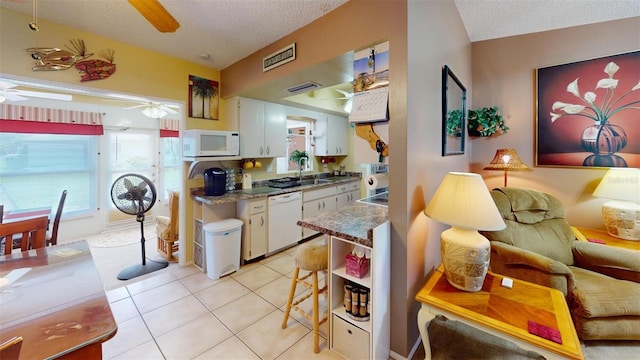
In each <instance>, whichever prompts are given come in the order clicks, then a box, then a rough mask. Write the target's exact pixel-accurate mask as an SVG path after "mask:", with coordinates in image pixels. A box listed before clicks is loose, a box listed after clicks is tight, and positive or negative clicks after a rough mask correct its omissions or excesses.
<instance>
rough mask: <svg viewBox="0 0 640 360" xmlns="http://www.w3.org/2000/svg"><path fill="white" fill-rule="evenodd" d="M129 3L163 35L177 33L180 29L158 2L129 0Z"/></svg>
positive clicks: (152, 0)
mask: <svg viewBox="0 0 640 360" xmlns="http://www.w3.org/2000/svg"><path fill="white" fill-rule="evenodd" d="M129 3H130V4H131V5H133V7H134V8H136V10H138V12H139V13H140V14H141V15H142V16H144V17H145V18H146V19H147V21H149V22H150V23H151V25H153V26H154V27H155V28H156V29H158V31H160V32H162V33H167V32H175V31H176V30H177V29H178V28H179V27H180V24H179V23H178V21H176V19H174V17H173V16H172V15H171V14H170V13H169V12H168V11H167V9H165V8H164V6H162V4H160V2H159V1H158V0H129Z"/></svg>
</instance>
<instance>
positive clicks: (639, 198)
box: [593, 168, 640, 202]
mask: <svg viewBox="0 0 640 360" xmlns="http://www.w3.org/2000/svg"><path fill="white" fill-rule="evenodd" d="M593 196H597V197H602V198H607V199H613V200H625V201H634V202H640V169H638V168H611V169H609V171H607V172H606V174H604V177H603V178H602V180H601V181H600V184H598V187H597V188H596V190H595V191H594V192H593Z"/></svg>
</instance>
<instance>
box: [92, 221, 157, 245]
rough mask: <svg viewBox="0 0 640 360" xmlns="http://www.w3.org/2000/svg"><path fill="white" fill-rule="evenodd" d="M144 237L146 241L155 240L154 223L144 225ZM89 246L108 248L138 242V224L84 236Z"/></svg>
mask: <svg viewBox="0 0 640 360" xmlns="http://www.w3.org/2000/svg"><path fill="white" fill-rule="evenodd" d="M144 238H145V240H146V241H150V242H155V241H156V229H155V225H146V226H145V227H144ZM86 240H87V242H88V243H89V246H91V247H101V248H110V247H118V246H126V245H131V244H139V243H140V226H135V227H131V228H127V229H124V230H117V231H108V232H103V233H100V234H96V235H91V236H87V237H86Z"/></svg>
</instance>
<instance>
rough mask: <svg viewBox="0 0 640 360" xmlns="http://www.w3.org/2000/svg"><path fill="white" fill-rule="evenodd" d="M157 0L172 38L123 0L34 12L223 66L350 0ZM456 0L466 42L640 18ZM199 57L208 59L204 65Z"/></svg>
mask: <svg viewBox="0 0 640 360" xmlns="http://www.w3.org/2000/svg"><path fill="white" fill-rule="evenodd" d="M34 1H35V0H0V5H1V6H2V7H5V8H9V9H12V10H16V11H20V12H23V13H27V14H32V5H33V2H34ZM160 1H161V3H162V4H163V5H164V7H165V8H166V9H167V10H168V11H169V12H170V13H171V14H172V15H173V16H174V17H175V18H176V20H178V22H179V23H180V28H179V29H178V30H177V31H176V32H175V33H167V34H163V33H159V32H158V31H157V30H156V29H155V28H153V27H152V26H151V25H150V24H149V23H148V22H147V21H146V20H145V19H144V18H143V17H142V16H141V15H140V14H138V12H137V11H136V10H135V9H134V8H133V7H132V6H131V5H130V4H129V3H128V2H127V1H125V0H37V4H38V11H37V14H38V17H39V18H40V19H45V20H49V21H52V22H55V23H60V24H65V25H68V26H70V27H73V28H77V29H80V30H84V31H88V32H91V33H95V34H99V35H102V36H105V37H108V38H111V39H115V40H119V41H122V42H126V43H129V44H133V45H136V46H139V47H143V48H147V49H150V50H153V51H156V52H159V53H164V54H168V55H172V56H175V57H178V58H182V59H185V60H188V61H192V62H195V63H199V64H202V65H205V66H211V67H214V68H217V69H224V68H226V67H227V66H229V65H231V64H233V63H234V62H236V61H238V60H240V59H242V58H244V57H246V56H248V55H250V54H252V53H253V52H255V51H257V50H259V49H261V48H263V47H264V46H266V45H268V44H270V43H272V42H274V41H276V40H278V39H280V38H282V37H283V36H285V35H287V34H290V33H291V32H293V31H295V30H297V29H299V28H301V27H303V26H305V25H307V24H308V23H310V22H312V21H313V20H315V19H317V18H318V17H321V16H323V15H324V14H326V13H327V12H329V11H331V10H333V9H335V8H336V7H338V6H340V5H342V4H344V3H345V2H346V1H347V0H160ZM352 1H363V0H352ZM410 1H436V0H410ZM454 1H455V4H456V6H457V7H458V10H459V12H460V15H461V16H462V20H463V22H464V24H465V27H466V29H467V33H468V34H469V38H470V39H471V41H480V40H487V39H494V38H500V37H506V36H512V35H519V34H525V33H531V32H538V31H544V30H551V29H557V28H563V27H568V26H575V25H582V24H588V23H595V22H602V21H608V20H614V19H620V18H626V17H632V16H640V1H638V0H454ZM371 3H372V4H375V1H371ZM25 26H27V24H25ZM40 31H46V27H41V30H40ZM201 53H207V54H210V55H211V57H212V58H211V59H210V60H203V59H201V58H200V57H199V54H201Z"/></svg>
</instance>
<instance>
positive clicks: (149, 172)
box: [105, 129, 158, 225]
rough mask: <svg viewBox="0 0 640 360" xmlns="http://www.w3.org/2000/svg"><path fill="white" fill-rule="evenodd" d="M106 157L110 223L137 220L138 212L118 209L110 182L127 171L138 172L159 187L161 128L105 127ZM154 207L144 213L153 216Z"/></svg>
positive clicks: (146, 215) (127, 172)
mask: <svg viewBox="0 0 640 360" xmlns="http://www.w3.org/2000/svg"><path fill="white" fill-rule="evenodd" d="M105 140H106V144H105V145H106V146H105V149H106V151H105V155H106V156H105V158H106V159H107V171H106V172H105V173H106V176H105V180H106V181H105V182H106V191H105V193H106V194H107V196H108V198H107V201H108V204H109V206H108V209H109V210H108V224H109V225H114V224H118V223H127V222H133V221H135V216H132V215H127V214H125V213H123V212H121V211H120V210H118V209H117V208H116V207H115V205H113V202H112V201H111V185H113V182H114V181H115V180H116V179H117V178H118V177H120V176H122V175H124V174H129V173H133V174H138V175H142V176H144V177H146V178H148V179H149V180H151V181H152V182H153V183H154V185H155V187H156V190H157V189H158V185H157V182H156V175H157V173H156V169H157V164H158V157H157V154H158V132H157V131H153V130H135V129H127V130H106V131H105ZM153 211H154V209H153V208H152V209H151V210H149V211H148V212H146V213H145V217H149V218H151V217H153V216H154V212H153Z"/></svg>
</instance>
